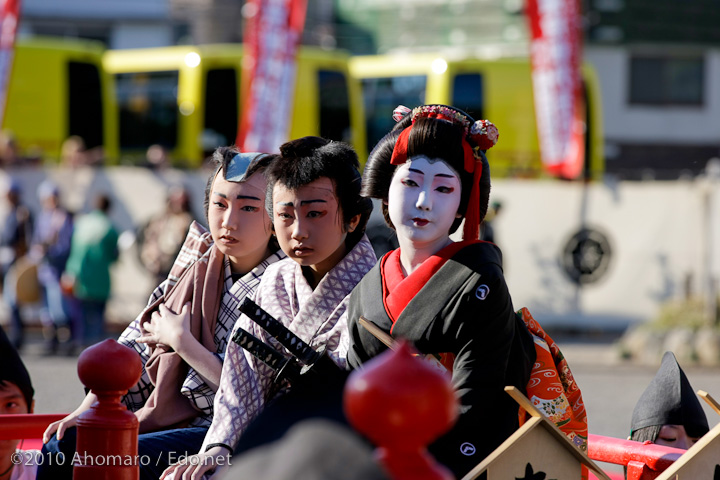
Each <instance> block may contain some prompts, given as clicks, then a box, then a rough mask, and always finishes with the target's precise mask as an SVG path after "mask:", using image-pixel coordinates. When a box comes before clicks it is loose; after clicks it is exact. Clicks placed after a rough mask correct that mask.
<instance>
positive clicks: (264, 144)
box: [236, 0, 307, 153]
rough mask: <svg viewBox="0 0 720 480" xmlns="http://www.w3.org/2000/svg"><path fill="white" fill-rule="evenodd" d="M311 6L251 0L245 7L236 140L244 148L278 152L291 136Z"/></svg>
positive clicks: (299, 1)
mask: <svg viewBox="0 0 720 480" xmlns="http://www.w3.org/2000/svg"><path fill="white" fill-rule="evenodd" d="M306 7H307V0H248V1H247V2H246V4H245V6H244V7H243V11H244V14H245V17H246V22H245V34H244V36H243V37H244V38H243V43H244V45H245V46H244V52H243V67H242V72H243V80H242V82H243V87H242V99H243V113H242V118H241V120H240V128H239V131H238V138H237V141H236V143H237V145H238V146H239V147H240V149H241V150H242V151H244V152H268V153H271V152H277V151H278V149H279V147H280V145H282V144H283V143H284V142H286V141H287V140H288V138H287V137H288V132H289V129H290V119H291V117H292V106H293V99H294V96H295V71H296V54H297V49H298V45H299V43H300V38H301V36H302V31H303V27H304V25H305V11H306Z"/></svg>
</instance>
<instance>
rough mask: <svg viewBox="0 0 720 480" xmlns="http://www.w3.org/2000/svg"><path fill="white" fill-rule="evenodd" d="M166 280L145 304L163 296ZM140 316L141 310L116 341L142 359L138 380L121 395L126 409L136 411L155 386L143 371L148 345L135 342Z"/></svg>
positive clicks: (143, 403)
mask: <svg viewBox="0 0 720 480" xmlns="http://www.w3.org/2000/svg"><path fill="white" fill-rule="evenodd" d="M167 282H168V281H167V280H165V281H164V282H163V283H161V284H160V285H158V286H157V288H155V290H153V292H152V294H150V299H149V300H148V304H147V306H149V305H151V304H152V303H154V302H155V300H157V299H158V298H160V297H162V296H163V294H164V293H165V289H166V288H167ZM147 306H146V308H147ZM143 311H144V310H143ZM141 316H142V312H141V313H140V315H138V316H137V318H136V319H135V320H133V321H132V322H131V323H130V325H128V326H127V328H125V330H124V331H123V333H122V334H120V338H118V343H120V344H121V345H125V346H126V347H130V348H132V349H133V350H135V351H136V352H137V354H138V355H140V360H141V361H142V374H141V375H140V381H138V383H137V384H136V385H135V386H133V387H131V388H130V389H129V390H128V393H127V394H126V395H125V396H124V397H123V402H124V403H125V405H126V406H127V408H128V410H130V411H132V412H135V411H137V410H138V409H140V408H142V406H143V405H145V402H146V401H147V399H148V397H149V396H150V393H151V392H152V391H153V388H155V387H154V385H153V384H152V383H151V382H150V378H148V375H147V372H146V371H145V363H147V361H148V359H149V358H150V353H151V350H150V347H149V346H148V345H147V344H144V343H138V342H137V339H138V338H139V337H140V336H141V331H140V317H141Z"/></svg>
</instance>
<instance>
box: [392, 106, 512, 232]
mask: <svg viewBox="0 0 720 480" xmlns="http://www.w3.org/2000/svg"><path fill="white" fill-rule="evenodd" d="M408 114H412V123H411V124H410V126H409V127H407V128H406V129H405V130H403V131H402V132H401V133H400V135H399V136H398V138H397V140H396V141H395V148H394V149H393V154H392V157H391V158H390V163H391V164H392V165H402V164H403V163H405V162H407V160H408V158H407V149H408V138H409V137H410V131H411V130H412V127H413V124H414V123H415V120H416V119H417V118H420V117H426V118H437V119H439V120H445V121H447V122H450V123H452V124H455V125H460V126H461V127H462V128H463V130H464V132H465V136H464V137H463V139H462V147H463V156H464V161H463V163H464V165H463V166H464V169H465V171H466V172H468V173H472V174H473V183H472V190H471V191H470V197H469V200H468V208H467V211H466V212H465V226H464V227H463V240H477V239H478V237H479V234H480V211H479V207H480V205H479V204H480V188H479V185H480V177H482V157H481V156H480V153H479V151H480V150H482V151H485V150H487V149H489V148H491V147H493V146H494V145H495V144H496V143H497V141H498V138H499V137H500V133H499V132H498V129H497V127H496V126H495V125H494V124H493V123H492V122H490V121H489V120H478V121H476V122H471V119H470V118H469V117H468V116H467V115H465V114H463V113H461V112H459V111H457V110H455V109H453V108H450V107H446V106H445V105H423V106H421V107H417V108H415V109H413V110H410V109H409V108H407V107H405V106H403V105H399V106H398V107H397V108H395V110H394V111H393V119H394V120H395V121H396V122H399V121H400V120H402V119H403V118H405V116H407V115H408ZM468 139H469V140H470V141H471V142H472V143H473V144H474V145H475V147H472V146H471V145H470V143H469V142H468Z"/></svg>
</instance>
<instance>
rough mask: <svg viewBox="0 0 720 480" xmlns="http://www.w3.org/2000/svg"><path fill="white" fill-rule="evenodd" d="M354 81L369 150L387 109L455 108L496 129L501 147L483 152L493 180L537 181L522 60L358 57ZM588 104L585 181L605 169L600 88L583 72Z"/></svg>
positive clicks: (386, 122)
mask: <svg viewBox="0 0 720 480" xmlns="http://www.w3.org/2000/svg"><path fill="white" fill-rule="evenodd" d="M350 70H351V72H352V75H353V77H355V78H357V79H359V80H360V81H361V82H362V86H363V97H364V101H365V119H366V129H367V139H368V148H369V149H370V148H372V146H374V145H375V143H377V141H378V140H379V139H380V138H381V137H382V135H384V134H385V133H387V132H388V131H389V130H390V128H391V127H392V125H393V123H394V121H393V120H392V118H391V113H392V111H393V109H394V108H395V107H396V106H397V105H398V104H402V105H405V106H408V107H410V108H412V107H413V106H416V105H420V104H423V103H442V104H446V105H453V106H455V107H458V108H462V109H463V110H465V111H467V112H468V113H470V114H471V115H472V116H473V117H474V118H476V119H480V118H487V119H489V120H490V121H492V122H493V123H495V124H496V125H497V126H498V129H499V130H500V141H499V142H498V144H497V145H496V146H495V147H493V149H492V150H491V151H489V152H488V155H489V160H490V164H491V165H492V168H493V176H494V177H507V176H512V177H531V178H537V177H541V176H543V175H544V174H543V168H542V163H541V160H540V148H539V143H538V137H537V128H536V125H535V108H534V105H533V92H532V80H531V72H530V63H529V60H528V59H526V58H525V59H491V60H483V59H478V58H468V57H462V56H460V57H453V56H443V55H439V54H430V53H398V54H386V55H371V56H356V57H352V58H351V59H350ZM582 78H583V85H584V92H585V100H586V107H587V109H586V111H587V114H586V121H585V125H586V139H585V140H586V141H585V158H586V162H585V163H586V176H588V177H591V178H600V177H601V176H602V173H603V171H604V156H603V141H602V109H601V100H600V86H599V84H598V80H597V77H596V76H595V74H594V71H593V70H592V68H591V67H590V66H589V65H585V66H584V67H583V69H582Z"/></svg>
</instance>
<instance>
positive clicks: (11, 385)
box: [0, 328, 40, 480]
mask: <svg viewBox="0 0 720 480" xmlns="http://www.w3.org/2000/svg"><path fill="white" fill-rule="evenodd" d="M34 394H35V391H34V390H33V386H32V382H31V380H30V374H29V373H28V371H27V368H25V364H24V363H23V361H22V359H21V358H20V355H19V354H18V352H17V350H16V349H15V347H13V345H12V343H11V342H10V340H9V339H8V337H7V335H5V331H4V330H3V329H2V328H0V415H15V414H28V413H33V409H34V407H35V400H34V399H33V396H34ZM21 442H22V440H20V439H16V440H0V480H35V472H36V470H37V465H38V463H40V461H39V460H40V459H39V455H40V451H38V450H21V448H22V443H21ZM18 445H20V448H18ZM18 460H20V461H19V462H18Z"/></svg>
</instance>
